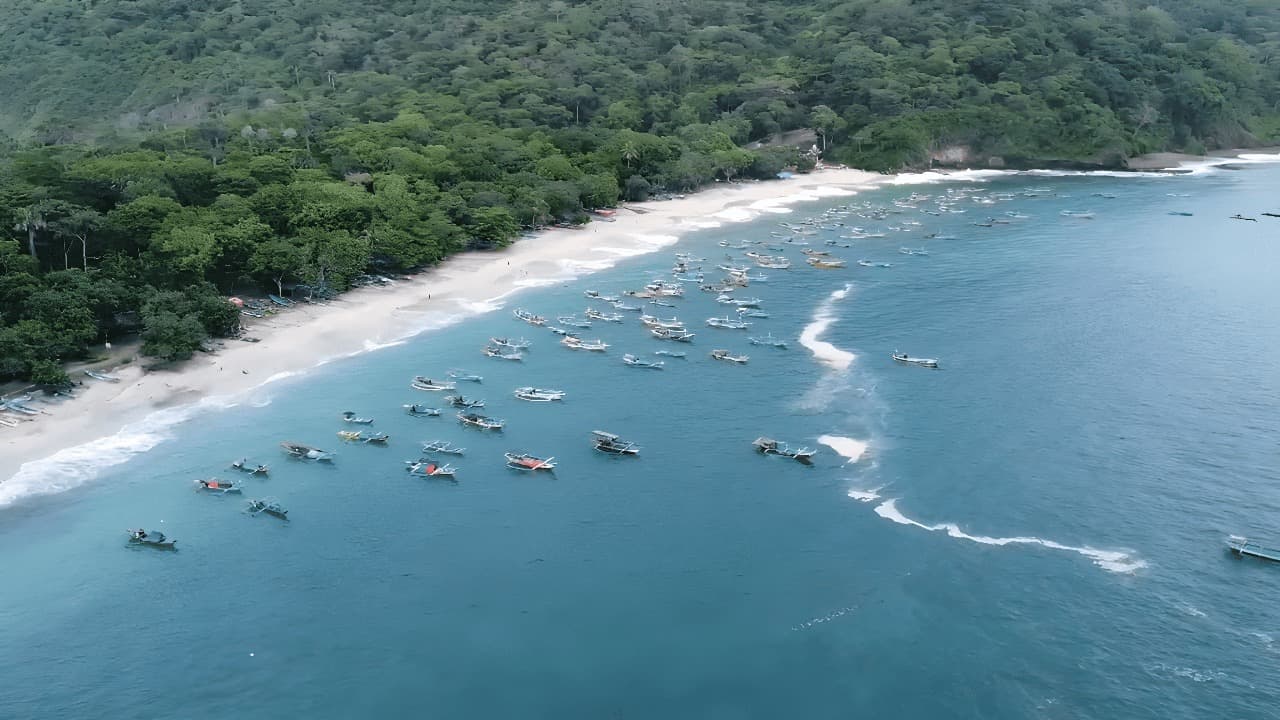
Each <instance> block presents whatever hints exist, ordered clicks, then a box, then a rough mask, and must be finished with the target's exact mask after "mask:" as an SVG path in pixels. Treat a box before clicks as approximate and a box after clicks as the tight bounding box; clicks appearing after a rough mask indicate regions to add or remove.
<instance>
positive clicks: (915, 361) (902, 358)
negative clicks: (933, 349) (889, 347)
mask: <svg viewBox="0 0 1280 720" xmlns="http://www.w3.org/2000/svg"><path fill="white" fill-rule="evenodd" d="M893 359H894V360H897V361H898V362H900V363H903V364H904V365H919V366H920V367H927V368H936V367H938V361H937V359H936V358H918V357H911V356H910V355H908V354H906V353H904V352H896V351H895V352H894V353H893Z"/></svg>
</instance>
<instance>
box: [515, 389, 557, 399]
mask: <svg viewBox="0 0 1280 720" xmlns="http://www.w3.org/2000/svg"><path fill="white" fill-rule="evenodd" d="M513 394H514V395H515V396H516V399H518V400H525V401H528V402H555V401H558V400H564V394H565V393H564V391H563V390H548V389H546V388H536V387H522V388H516V390H515V392H514V393H513Z"/></svg>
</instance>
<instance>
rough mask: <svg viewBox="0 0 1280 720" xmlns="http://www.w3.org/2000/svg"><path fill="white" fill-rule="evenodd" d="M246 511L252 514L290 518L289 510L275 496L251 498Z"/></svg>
mask: <svg viewBox="0 0 1280 720" xmlns="http://www.w3.org/2000/svg"><path fill="white" fill-rule="evenodd" d="M245 512H247V513H249V514H250V515H260V514H267V515H271V516H273V517H278V518H280V519H281V520H288V519H289V511H288V510H286V509H284V506H283V505H281V504H280V503H279V502H277V501H276V500H275V499H274V498H255V499H253V500H250V501H249V503H248V507H247V508H246V510H245Z"/></svg>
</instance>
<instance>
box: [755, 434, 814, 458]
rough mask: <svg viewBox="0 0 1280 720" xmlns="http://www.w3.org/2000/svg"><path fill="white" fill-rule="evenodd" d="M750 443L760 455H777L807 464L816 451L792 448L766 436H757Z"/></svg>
mask: <svg viewBox="0 0 1280 720" xmlns="http://www.w3.org/2000/svg"><path fill="white" fill-rule="evenodd" d="M751 444H752V445H753V446H754V447H755V449H756V452H759V453H760V454H761V455H778V456H780V457H786V458H791V459H793V460H795V461H797V462H801V463H804V464H805V465H808V464H809V463H810V462H812V461H813V456H814V453H815V452H816V451H814V450H811V449H809V448H805V447H802V448H793V447H791V446H790V445H787V444H786V443H784V442H780V441H778V440H774V439H773V438H767V437H758V438H756V439H755V441H754V442H752V443H751Z"/></svg>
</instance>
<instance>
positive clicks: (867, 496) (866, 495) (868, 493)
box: [849, 485, 884, 503]
mask: <svg viewBox="0 0 1280 720" xmlns="http://www.w3.org/2000/svg"><path fill="white" fill-rule="evenodd" d="M883 489H884V486H883V485H881V486H880V487H875V488H871V489H870V490H858V489H857V488H849V497H851V498H853V499H854V500H857V501H858V502H864V503H869V502H875V501H876V500H879V499H880V491H881V490H883Z"/></svg>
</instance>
